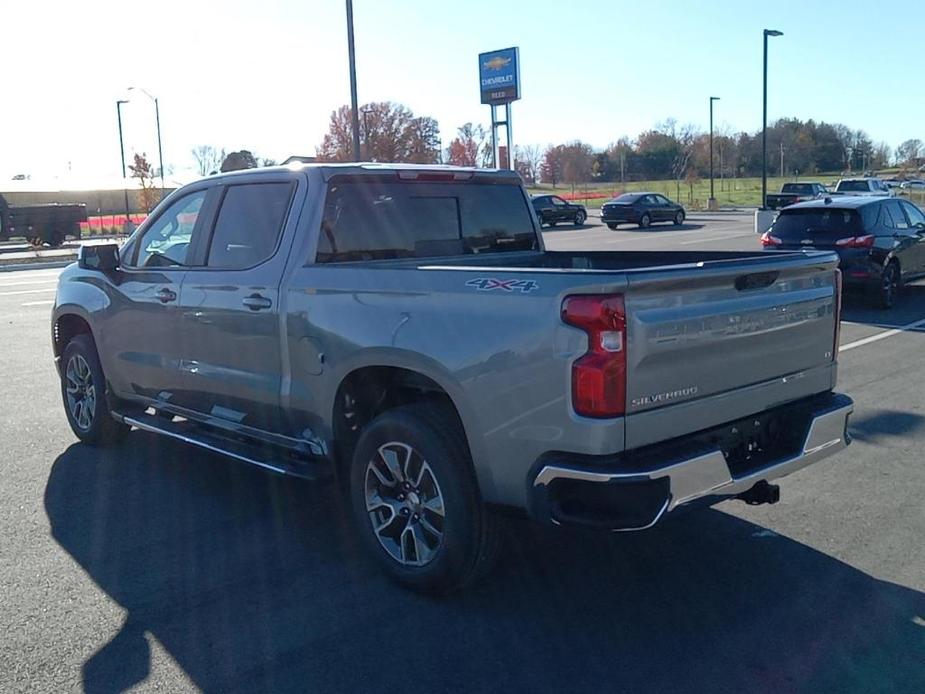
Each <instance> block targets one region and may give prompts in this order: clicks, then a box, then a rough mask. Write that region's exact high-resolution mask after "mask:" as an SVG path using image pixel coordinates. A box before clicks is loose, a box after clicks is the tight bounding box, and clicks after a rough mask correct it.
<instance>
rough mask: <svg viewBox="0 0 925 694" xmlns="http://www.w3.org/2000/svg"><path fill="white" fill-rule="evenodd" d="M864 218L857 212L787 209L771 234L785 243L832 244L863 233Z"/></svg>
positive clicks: (846, 210) (816, 208) (829, 209)
mask: <svg viewBox="0 0 925 694" xmlns="http://www.w3.org/2000/svg"><path fill="white" fill-rule="evenodd" d="M863 228H864V227H863V223H862V220H861V215H860V214H858V212H857V211H856V210H853V209H851V210H849V209H837V208H836V209H832V208H822V207H806V208H802V209H789V210H788V209H784V210H783V211H782V212H781V213H780V216H779V217H778V218H777V219H776V220H775V222H774V226H773V230H772V232H771V233H772V234H774V236H776V237H777V238H779V239H780V240H781V241H784V242H785V243H800V242H801V241H803V240H806V239H812V240H813V241H816V242H822V243H825V242H832V243H834V242H835V241H837V240H838V239H842V238H845V237H848V236H859V235H861V234H862V233H863Z"/></svg>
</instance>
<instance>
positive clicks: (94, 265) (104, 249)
mask: <svg viewBox="0 0 925 694" xmlns="http://www.w3.org/2000/svg"><path fill="white" fill-rule="evenodd" d="M77 266H78V267H80V268H81V269H83V270H96V271H97V272H111V271H112V270H115V269H116V268H117V267H119V246H118V245H117V244H115V243H107V244H102V245H99V246H81V247H80V248H79V249H78V250H77Z"/></svg>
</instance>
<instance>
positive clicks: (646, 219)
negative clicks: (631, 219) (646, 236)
mask: <svg viewBox="0 0 925 694" xmlns="http://www.w3.org/2000/svg"><path fill="white" fill-rule="evenodd" d="M650 224H652V218H651V217H650V216H649V213H648V212H647V213H645V214H644V215H642V217H640V218H639V228H640V229H648V228H649V225H650Z"/></svg>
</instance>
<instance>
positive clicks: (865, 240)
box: [835, 234, 874, 248]
mask: <svg viewBox="0 0 925 694" xmlns="http://www.w3.org/2000/svg"><path fill="white" fill-rule="evenodd" d="M835 245H836V246H838V247H839V248H873V247H874V236H873V235H872V234H867V235H865V236H849V237H848V238H844V239H838V241H836V242H835Z"/></svg>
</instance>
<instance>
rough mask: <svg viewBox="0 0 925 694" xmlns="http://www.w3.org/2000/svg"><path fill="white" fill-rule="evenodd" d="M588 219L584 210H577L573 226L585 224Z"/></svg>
mask: <svg viewBox="0 0 925 694" xmlns="http://www.w3.org/2000/svg"><path fill="white" fill-rule="evenodd" d="M587 218H588V213H587V212H585V211H584V210H579V211H578V214H576V215H575V226H578V227H580V226H581V225H582V224H584V223H585V220H586V219H587Z"/></svg>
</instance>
